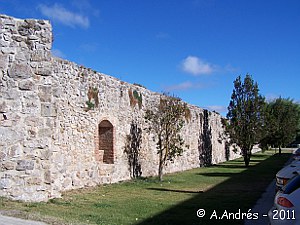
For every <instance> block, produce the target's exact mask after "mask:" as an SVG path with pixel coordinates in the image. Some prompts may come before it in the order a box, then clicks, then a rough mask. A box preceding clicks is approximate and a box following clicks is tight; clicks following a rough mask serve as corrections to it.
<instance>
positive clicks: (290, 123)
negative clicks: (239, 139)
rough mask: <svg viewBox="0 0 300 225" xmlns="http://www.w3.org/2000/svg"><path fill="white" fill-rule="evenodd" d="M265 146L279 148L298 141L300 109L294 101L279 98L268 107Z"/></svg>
mask: <svg viewBox="0 0 300 225" xmlns="http://www.w3.org/2000/svg"><path fill="white" fill-rule="evenodd" d="M265 112H266V125H265V134H266V135H265V137H264V142H265V144H269V145H273V146H276V147H278V148H279V154H281V147H283V146H285V145H287V144H290V143H291V142H292V141H294V140H295V139H296V136H297V132H298V131H299V123H300V107H299V105H298V104H296V103H294V102H293V100H291V99H289V98H287V99H284V98H281V97H280V98H277V99H275V100H273V101H271V102H269V103H267V105H266V111H265Z"/></svg>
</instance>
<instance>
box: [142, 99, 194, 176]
mask: <svg viewBox="0 0 300 225" xmlns="http://www.w3.org/2000/svg"><path fill="white" fill-rule="evenodd" d="M188 114H189V109H188V108H187V104H186V103H183V102H182V101H181V99H179V98H176V97H173V96H169V95H167V94H163V95H162V96H161V97H160V103H159V106H158V108H157V109H155V110H154V111H152V110H147V111H146V116H145V119H146V121H147V122H150V125H149V129H150V130H153V131H154V133H155V138H156V140H157V143H156V148H157V153H158V154H159V166H158V176H159V180H160V181H162V178H163V169H164V167H165V166H166V164H167V161H171V162H172V161H173V160H174V158H175V157H176V156H180V155H181V154H182V152H183V147H184V140H183V138H182V137H181V134H180V131H181V129H182V127H183V125H184V123H185V117H186V116H188Z"/></svg>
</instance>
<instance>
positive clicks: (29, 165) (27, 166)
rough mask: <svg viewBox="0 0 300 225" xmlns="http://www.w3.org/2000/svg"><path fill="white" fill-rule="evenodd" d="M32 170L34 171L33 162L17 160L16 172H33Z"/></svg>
mask: <svg viewBox="0 0 300 225" xmlns="http://www.w3.org/2000/svg"><path fill="white" fill-rule="evenodd" d="M33 169H34V161H32V160H18V162H17V167H16V170H18V171H25V170H33Z"/></svg>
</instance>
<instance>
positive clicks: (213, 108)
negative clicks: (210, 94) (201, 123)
mask: <svg viewBox="0 0 300 225" xmlns="http://www.w3.org/2000/svg"><path fill="white" fill-rule="evenodd" d="M205 108H207V109H208V110H210V111H216V112H218V113H225V112H227V107H226V106H222V105H210V106H206V107H205Z"/></svg>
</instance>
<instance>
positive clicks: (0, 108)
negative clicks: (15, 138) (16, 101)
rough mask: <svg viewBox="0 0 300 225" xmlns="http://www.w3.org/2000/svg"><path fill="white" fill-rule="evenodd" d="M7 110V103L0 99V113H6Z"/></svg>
mask: <svg viewBox="0 0 300 225" xmlns="http://www.w3.org/2000/svg"><path fill="white" fill-rule="evenodd" d="M6 112H7V105H6V102H5V101H0V113H6Z"/></svg>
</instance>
